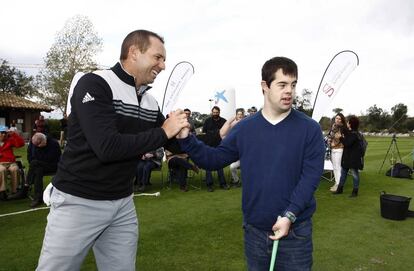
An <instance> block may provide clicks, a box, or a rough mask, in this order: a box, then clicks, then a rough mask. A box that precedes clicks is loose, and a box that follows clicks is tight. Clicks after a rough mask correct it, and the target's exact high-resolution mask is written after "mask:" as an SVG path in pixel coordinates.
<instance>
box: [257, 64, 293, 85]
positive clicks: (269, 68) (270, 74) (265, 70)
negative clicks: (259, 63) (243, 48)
mask: <svg viewBox="0 0 414 271" xmlns="http://www.w3.org/2000/svg"><path fill="white" fill-rule="evenodd" d="M279 69H282V72H283V74H284V75H290V76H293V77H296V78H298V66H297V65H296V63H295V62H294V61H293V60H291V59H289V58H287V57H274V58H271V59H269V60H268V61H266V62H265V64H264V65H263V67H262V81H265V82H266V85H267V86H268V87H270V84H271V83H272V82H273V80H275V73H276V72H277V71H278V70H279Z"/></svg>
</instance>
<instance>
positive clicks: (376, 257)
mask: <svg viewBox="0 0 414 271" xmlns="http://www.w3.org/2000/svg"><path fill="white" fill-rule="evenodd" d="M367 140H368V142H369V145H368V149H367V155H366V157H365V169H364V171H362V172H361V174H360V175H361V183H360V190H359V196H358V197H357V198H349V197H348V196H349V194H350V193H351V190H352V178H351V177H349V178H348V181H347V183H346V185H345V189H344V194H342V195H332V194H331V192H329V187H330V186H331V185H332V183H329V182H328V181H326V180H323V181H321V184H320V186H319V188H318V190H317V192H316V198H317V204H318V206H317V211H316V213H315V215H314V217H313V222H314V228H313V230H314V234H313V237H314V238H313V240H314V265H313V270H318V271H319V270H322V271H324V270H326V271H330V270H335V271H340V270H346V271H348V270H390V271H391V270H413V269H412V268H413V267H412V266H413V265H414V260H413V255H414V218H408V219H407V220H404V221H392V220H386V219H384V218H382V217H381V215H380V200H379V196H380V193H381V191H386V192H387V193H390V194H398V195H404V196H408V197H414V181H413V180H408V179H395V178H390V177H387V176H385V171H386V170H387V169H388V168H389V167H390V161H389V158H390V156H389V157H387V159H386V160H385V163H384V167H383V169H382V172H381V173H378V170H379V168H380V166H381V164H382V162H383V161H384V158H385V154H386V152H387V149H388V147H389V145H390V143H391V138H389V137H387V138H378V137H367ZM397 144H398V148H399V151H400V154H401V157H402V158H403V163H405V164H407V165H410V166H412V163H413V162H412V159H413V156H412V151H413V148H414V138H413V137H410V138H398V139H397ZM19 154H21V155H22V156H23V157H25V150H19ZM163 168H164V174H163V175H164V179H166V176H167V172H166V167H165V166H164V167H163ZM227 170H228V169H226V173H225V174H226V177H227V178H228V177H229V175H228V171H227ZM201 177H202V176H201V174H200V175H196V176H194V177H193V178H192V180H191V182H194V183H197V184H199V183H198V182H199V179H198V178H201ZM49 181H50V178H48V179H46V180H45V183H47V182H49ZM152 183H153V185H152V186H151V187H150V189H149V191H146V192H150V193H153V192H157V191H160V192H161V196H160V197H135V204H136V208H137V213H138V217H139V244H138V253H137V269H138V270H180V271H181V270H197V271H199V270H246V266H245V259H244V252H243V231H242V227H241V225H242V214H241V188H232V189H230V190H228V191H224V190H221V189H216V190H215V191H214V192H213V193H208V192H207V190H206V188H205V185H204V184H203V186H202V189H201V190H199V189H190V191H189V192H187V193H184V192H181V191H180V190H179V189H178V185H176V184H175V185H173V187H172V189H165V188H164V189H163V188H162V187H161V174H160V172H154V173H153V176H152ZM29 203H30V201H29V200H28V199H24V200H18V201H8V202H0V214H6V213H10V212H16V211H22V210H27V209H29V208H28V205H29ZM410 207H411V208H410V209H411V210H414V203H411V206H410ZM47 214H48V210H39V211H35V212H29V213H24V214H18V215H13V216H6V217H0V244H1V245H0V270H7V271H9V270H34V269H35V267H36V264H37V260H38V257H39V253H40V249H41V245H42V239H43V234H44V227H45V225H46V217H47ZM82 270H96V266H95V263H94V257H93V253H90V254H89V255H88V257H87V258H86V260H85V262H84V265H83V267H82Z"/></svg>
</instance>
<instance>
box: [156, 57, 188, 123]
mask: <svg viewBox="0 0 414 271" xmlns="http://www.w3.org/2000/svg"><path fill="white" fill-rule="evenodd" d="M193 74H194V67H193V65H192V64H191V63H189V62H186V61H183V62H180V63H178V64H177V65H175V67H174V69H173V70H172V72H171V74H170V78H168V82H167V86H166V87H165V93H164V98H163V100H162V109H161V110H162V114H163V115H164V116H165V115H167V114H168V113H170V112H171V110H173V107H174V105H175V103H176V102H177V99H178V95H179V94H180V92H181V90H182V89H183V88H184V86H185V84H186V83H187V81H188V79H190V78H191V76H193Z"/></svg>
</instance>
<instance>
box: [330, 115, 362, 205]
mask: <svg viewBox="0 0 414 271" xmlns="http://www.w3.org/2000/svg"><path fill="white" fill-rule="evenodd" d="M347 126H348V130H344V135H343V137H341V138H340V141H341V143H342V144H343V145H344V152H343V154H342V163H341V166H342V171H341V180H340V182H339V185H338V188H337V190H336V192H334V194H342V193H343V189H344V185H345V182H346V177H347V175H348V171H350V172H351V175H352V178H353V182H354V185H353V189H352V194H351V195H350V197H352V198H353V197H357V196H358V190H359V170H360V169H363V164H362V152H361V146H360V138H359V134H358V128H359V119H358V118H357V117H356V116H350V117H349V118H348V123H347Z"/></svg>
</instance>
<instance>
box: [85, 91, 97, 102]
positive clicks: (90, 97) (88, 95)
mask: <svg viewBox="0 0 414 271" xmlns="http://www.w3.org/2000/svg"><path fill="white" fill-rule="evenodd" d="M91 101H95V98H94V97H92V95H91V94H89V92H86V94H85V96H84V97H83V99H82V103H87V102H91Z"/></svg>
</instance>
